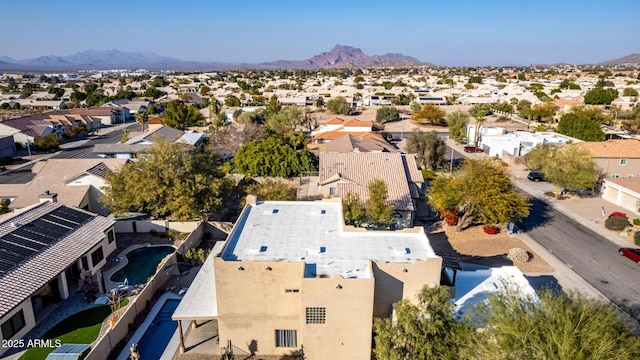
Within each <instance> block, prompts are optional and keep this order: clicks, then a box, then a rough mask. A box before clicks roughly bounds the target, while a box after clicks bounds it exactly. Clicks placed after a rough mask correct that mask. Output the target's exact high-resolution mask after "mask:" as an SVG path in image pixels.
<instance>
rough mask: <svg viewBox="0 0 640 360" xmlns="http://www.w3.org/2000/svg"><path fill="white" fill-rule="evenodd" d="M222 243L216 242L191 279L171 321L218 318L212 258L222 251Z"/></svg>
mask: <svg viewBox="0 0 640 360" xmlns="http://www.w3.org/2000/svg"><path fill="white" fill-rule="evenodd" d="M223 246H224V242H223V241H220V242H218V243H217V244H216V245H215V246H214V247H213V250H212V251H211V253H210V254H209V257H208V258H207V260H206V261H205V262H204V264H203V265H202V268H201V269H200V271H199V272H198V275H196V278H195V279H193V282H192V283H191V286H189V290H187V292H186V293H185V294H184V297H183V298H182V301H180V304H179V305H178V308H177V309H176V310H175V311H174V312H173V315H172V316H171V319H173V320H175V321H178V320H211V319H217V318H218V300H217V296H216V273H215V270H214V268H213V258H214V256H216V254H218V253H220V251H222V247H223Z"/></svg>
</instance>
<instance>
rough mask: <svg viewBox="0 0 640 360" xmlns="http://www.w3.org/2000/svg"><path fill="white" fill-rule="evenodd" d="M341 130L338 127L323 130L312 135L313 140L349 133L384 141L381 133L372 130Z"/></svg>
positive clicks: (337, 136) (328, 138) (354, 135)
mask: <svg viewBox="0 0 640 360" xmlns="http://www.w3.org/2000/svg"><path fill="white" fill-rule="evenodd" d="M342 130H344V128H338V129H336V130H332V131H325V132H322V133H319V134H316V135H314V136H313V139H314V140H335V139H337V138H340V137H343V136H345V135H351V136H353V137H368V138H371V139H376V140H379V141H385V139H384V138H383V137H382V135H380V134H377V133H374V132H369V131H363V132H353V131H342Z"/></svg>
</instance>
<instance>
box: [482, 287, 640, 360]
mask: <svg viewBox="0 0 640 360" xmlns="http://www.w3.org/2000/svg"><path fill="white" fill-rule="evenodd" d="M470 315H471V317H472V318H473V319H474V324H476V325H477V326H480V327H482V328H483V329H484V330H483V331H481V332H479V333H478V334H477V336H474V338H473V339H474V341H473V342H472V343H471V346H472V347H473V349H474V357H475V358H478V359H559V360H565V359H566V360H574V359H584V360H586V359H589V360H592V359H595V360H608V359H621V360H625V359H629V360H630V359H638V358H640V339H639V338H638V337H636V336H635V335H634V334H633V332H632V331H633V330H632V329H633V325H632V324H631V323H627V321H626V320H624V319H625V318H624V317H623V316H622V315H621V314H620V313H619V310H618V309H616V308H615V307H614V306H613V305H610V304H606V303H602V302H600V301H599V300H596V299H592V298H585V297H583V296H580V295H579V294H577V293H574V294H571V295H567V294H565V293H563V292H560V293H554V292H553V291H551V290H543V291H540V292H538V293H537V297H531V296H523V294H522V292H521V291H519V290H518V288H517V287H515V286H513V285H511V286H504V287H503V288H502V290H501V291H499V292H497V293H495V294H492V295H489V296H488V299H487V301H486V302H480V303H478V305H477V306H476V307H475V309H473V310H472V311H471V312H470Z"/></svg>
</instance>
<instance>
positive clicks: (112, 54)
mask: <svg viewBox="0 0 640 360" xmlns="http://www.w3.org/2000/svg"><path fill="white" fill-rule="evenodd" d="M621 64H640V54H631V55H627V56H625V57H622V58H619V59H614V60H608V61H604V62H601V63H600V65H621ZM391 66H395V67H410V66H433V65H432V64H430V63H426V62H422V61H420V60H418V59H416V58H414V57H411V56H406V55H403V54H390V53H387V54H383V55H371V56H369V55H367V54H365V53H364V52H363V51H362V50H361V49H358V48H355V47H351V46H346V45H336V46H335V47H334V48H333V49H331V50H330V51H329V52H323V53H321V54H318V55H314V56H312V57H311V58H309V59H305V60H278V61H273V62H264V63H259V64H249V63H221V62H198V61H188V60H181V59H176V58H171V57H166V56H160V55H157V54H154V53H152V52H146V53H132V52H123V51H120V50H116V49H113V50H86V51H83V52H79V53H76V54H73V55H67V56H57V55H46V56H40V57H37V58H34V59H24V60H15V59H12V58H10V57H8V56H0V71H1V70H5V71H7V70H9V71H77V70H106V69H132V70H134V69H147V70H176V71H211V70H229V69H321V68H342V67H391Z"/></svg>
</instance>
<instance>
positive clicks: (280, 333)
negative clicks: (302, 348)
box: [276, 330, 298, 348]
mask: <svg viewBox="0 0 640 360" xmlns="http://www.w3.org/2000/svg"><path fill="white" fill-rule="evenodd" d="M276 347H288V348H294V347H298V331H297V330H276Z"/></svg>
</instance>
